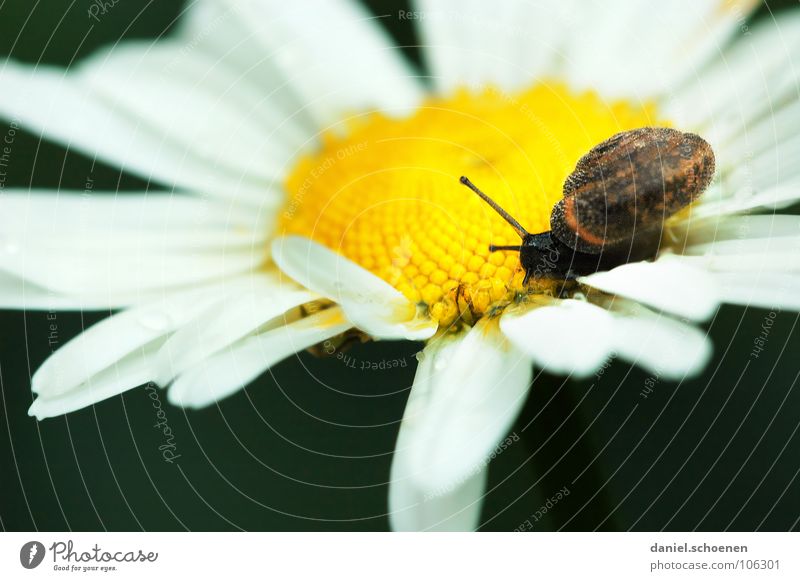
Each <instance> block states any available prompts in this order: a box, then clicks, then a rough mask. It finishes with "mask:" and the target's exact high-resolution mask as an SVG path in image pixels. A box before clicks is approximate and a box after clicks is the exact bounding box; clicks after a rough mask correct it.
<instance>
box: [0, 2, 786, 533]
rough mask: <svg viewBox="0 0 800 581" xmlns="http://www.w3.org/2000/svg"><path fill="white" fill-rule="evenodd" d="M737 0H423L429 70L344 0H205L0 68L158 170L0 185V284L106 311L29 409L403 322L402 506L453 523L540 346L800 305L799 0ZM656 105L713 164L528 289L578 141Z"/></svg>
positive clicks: (642, 342)
mask: <svg viewBox="0 0 800 581" xmlns="http://www.w3.org/2000/svg"><path fill="white" fill-rule="evenodd" d="M755 7H756V3H755V2H735V1H733V0H726V1H721V0H692V1H689V0H685V1H676V2H669V3H664V2H661V3H656V2H645V3H640V2H636V3H633V2H623V1H621V0H620V1H616V0H612V1H611V2H602V3H600V2H593V3H580V4H579V3H577V2H565V1H562V0H542V1H537V2H532V1H528V0H520V1H509V2H502V3H498V4H497V5H494V6H492V7H491V9H487V8H486V4H485V3H481V2H477V1H467V2H455V1H436V2H433V0H419V2H417V4H416V6H415V8H414V10H411V11H400V12H398V13H395V14H389V15H387V17H390V18H398V19H400V20H404V21H407V22H406V24H408V25H409V26H418V32H419V34H420V38H421V43H422V52H423V56H424V60H425V63H426V67H427V69H426V71H425V74H418V73H417V72H416V71H415V70H414V69H413V68H412V67H411V66H410V65H409V64H408V63H407V62H405V61H404V58H403V56H402V54H401V52H400V51H399V50H397V49H396V48H394V47H393V46H392V43H391V42H390V40H389V38H388V37H387V35H386V34H385V32H384V31H383V29H382V27H381V25H380V22H378V21H377V20H379V19H376V18H374V17H371V16H370V15H369V14H367V13H366V12H365V11H364V10H363V8H361V7H360V5H358V4H355V3H352V2H348V1H346V0H326V1H324V2H322V1H320V2H314V3H307V2H306V3H303V4H302V8H301V7H299V6H289V5H287V4H286V3H284V2H275V1H274V0H241V1H239V0H219V1H211V0H198V1H196V2H194V3H193V4H192V5H191V6H190V8H189V9H188V10H187V13H186V14H185V16H184V18H183V19H182V22H181V25H180V27H179V30H177V31H176V33H175V34H174V35H172V36H170V37H167V38H163V39H160V40H158V41H154V42H151V41H126V42H123V43H120V44H118V45H115V46H113V47H111V48H109V49H107V50H104V51H102V52H100V53H98V54H95V55H93V56H92V57H91V58H88V59H86V60H84V61H82V62H80V63H78V64H76V65H75V66H73V67H71V68H70V69H69V70H62V69H58V68H53V67H47V66H37V67H34V66H29V65H23V64H20V63H17V62H14V61H7V62H5V63H4V64H3V65H2V67H0V83H1V84H2V86H3V88H4V89H3V91H2V92H0V114H2V115H3V116H4V117H5V118H6V119H9V120H12V121H14V122H17V123H19V125H20V126H22V127H25V128H27V129H28V130H31V131H35V132H37V133H38V134H40V135H41V136H42V137H43V138H47V139H51V140H54V141H56V142H59V143H61V144H63V145H65V146H66V147H68V148H70V149H74V150H77V151H80V152H82V153H84V154H86V155H89V156H91V157H94V158H97V159H99V160H102V161H104V162H107V163H111V164H115V165H116V166H118V167H119V168H121V169H122V170H124V171H127V172H130V173H133V174H137V175H140V176H143V177H145V178H147V179H149V180H151V181H152V182H153V183H154V184H158V187H154V188H152V189H151V190H149V191H148V192H141V193H122V192H99V191H93V190H91V189H90V188H88V187H87V190H86V191H84V192H70V191H28V190H24V191H20V190H14V191H12V190H6V191H5V193H4V194H3V195H2V197H0V240H1V241H2V251H0V301H1V302H2V306H4V307H11V308H23V309H55V308H60V309H82V310H88V309H102V310H105V309H115V310H116V309H118V312H117V313H116V314H114V315H113V316H111V317H109V318H107V319H105V320H103V321H101V322H100V323H98V324H96V325H94V326H93V327H91V328H89V329H88V330H86V331H85V332H84V333H82V334H81V335H80V336H78V337H77V338H75V339H73V340H72V341H70V342H69V343H68V344H65V345H64V346H63V347H62V348H60V349H59V350H57V351H56V352H55V353H54V354H53V355H52V356H51V357H50V358H49V359H48V360H47V361H46V362H45V363H44V364H43V365H42V367H41V368H40V369H39V370H38V371H37V372H36V373H35V375H34V376H33V379H32V388H33V391H34V393H35V394H36V399H35V401H34V402H33V405H32V406H31V409H30V413H31V414H32V415H35V416H36V417H37V418H39V419H42V418H46V417H50V416H54V415H58V414H64V413H67V412H70V411H73V410H76V409H79V408H82V407H85V406H89V405H91V404H93V403H95V402H98V401H100V400H102V399H105V398H109V397H112V396H114V395H117V394H119V393H121V392H123V391H125V390H128V389H131V388H134V387H136V386H139V385H141V384H143V383H146V382H154V383H156V384H158V385H160V386H162V387H165V388H167V389H168V391H167V394H168V398H169V400H170V401H171V402H172V403H174V404H176V405H181V406H188V407H201V406H207V405H209V404H211V403H213V402H215V401H218V400H220V399H221V398H224V397H226V396H228V395H230V394H232V393H234V392H235V391H236V390H238V389H240V388H241V387H243V386H244V385H246V384H247V383H248V382H250V381H251V380H252V379H254V378H255V377H257V376H258V375H259V374H261V373H262V372H263V371H265V370H266V369H267V368H269V367H270V366H271V365H273V364H275V363H277V362H279V361H281V360H282V359H285V358H286V357H288V356H290V355H292V354H293V353H296V352H298V351H301V350H304V349H306V348H310V347H312V346H314V345H317V344H320V343H323V342H326V341H329V342H330V344H332V345H338V344H339V342H340V341H344V340H347V339H348V338H352V337H353V336H358V337H360V338H366V337H369V338H372V339H376V340H415V341H425V342H426V343H425V346H424V349H423V350H422V351H421V353H420V356H419V359H420V361H419V365H418V368H417V371H416V376H415V379H414V384H413V387H412V388H411V390H410V394H409V399H408V404H407V408H406V411H405V415H404V417H403V419H402V422H401V426H400V432H399V436H398V441H397V447H396V451H395V456H394V460H393V466H392V474H391V484H390V495H389V507H390V518H391V522H392V526H393V527H394V528H395V529H473V528H475V527H476V526H477V523H478V518H479V513H480V508H481V498H482V495H483V492H484V485H485V478H486V467H487V464H488V459H489V458H490V457H491V455H492V453H493V451H494V450H495V448H496V446H497V445H498V442H501V441H502V440H503V439H504V438H505V437H506V435H507V432H508V430H509V428H510V426H511V424H512V422H513V421H514V419H515V417H516V416H517V413H518V411H519V409H520V407H521V406H522V404H523V402H524V400H525V397H526V394H527V392H528V389H529V387H530V385H531V381H532V378H533V372H534V369H537V368H538V369H544V370H548V371H550V372H555V373H563V374H573V375H575V376H585V375H587V374H591V373H592V372H594V371H595V370H596V369H597V368H598V367H599V366H601V365H603V364H604V363H605V362H606V361H607V360H608V359H609V358H615V357H616V358H619V359H621V360H624V361H627V362H630V363H632V364H636V365H640V366H642V367H644V368H646V369H648V370H652V371H653V372H657V373H658V374H659V376H660V377H664V378H670V379H673V380H681V379H683V378H685V377H688V376H691V375H692V374H696V373H698V372H699V371H700V370H701V369H702V368H703V366H704V364H705V363H706V362H707V360H708V358H709V355H710V352H711V346H710V345H709V341H708V339H707V338H706V335H705V333H704V332H703V330H702V328H700V327H698V325H697V323H701V322H703V321H705V320H707V319H709V318H710V317H711V316H713V314H714V313H715V310H716V308H717V307H718V306H719V305H720V304H721V303H725V302H727V303H737V304H743V305H753V306H764V307H770V308H781V309H798V308H800V274H799V271H800V252H798V245H800V220H798V218H797V217H796V216H792V215H789V214H780V213H778V212H777V211H776V210H777V209H779V208H782V207H786V206H788V205H790V204H792V203H794V202H796V201H797V200H798V198H799V197H800V187H799V186H800V141H799V140H798V137H797V135H796V127H797V123H798V120H800V100H798V98H797V97H798V85H797V80H798V71H797V69H796V68H795V64H794V59H795V56H796V55H797V54H798V53H800V19H798V15H797V14H795V13H789V14H785V15H781V16H780V17H779V18H777V19H764V20H763V21H762V23H761V24H759V25H756V26H754V27H752V28H751V27H750V24H749V23H748V20H747V17H748V15H749V14H750V12H751V11H752V10H753V9H754V8H755ZM643 126H671V127H675V128H678V129H680V130H682V131H692V132H695V133H697V134H699V135H701V136H703V137H704V138H705V139H706V140H707V141H709V142H710V143H711V144H712V146H713V148H714V151H715V153H716V159H717V173H716V177H715V180H714V182H713V184H712V186H711V187H710V188H709V190H708V191H707V192H706V193H705V195H704V196H703V197H702V198H701V199H700V200H699V201H698V202H696V203H694V204H692V205H691V206H690V207H689V208H687V209H686V210H685V211H682V212H679V213H678V214H677V215H675V216H673V217H671V218H669V219H668V220H667V222H666V223H665V225H664V229H663V236H662V238H661V242H660V246H659V249H658V251H657V253H654V255H653V256H651V257H649V259H648V260H645V261H641V262H636V263H629V264H624V265H622V266H618V267H616V268H613V269H612V270H609V271H604V272H597V273H593V274H589V275H588V276H584V277H581V278H579V279H578V280H577V281H575V282H574V283H571V284H569V285H566V286H564V287H563V288H562V286H563V281H553V280H551V279H545V278H537V279H534V280H532V282H531V285H530V286H525V285H523V278H524V272H523V271H522V269H521V268H520V264H519V255H518V253H514V252H509V251H494V252H490V250H489V245H490V244H493V245H504V244H506V245H507V244H513V243H515V242H516V241H517V240H518V238H517V236H516V233H515V232H514V230H513V229H512V228H511V226H509V224H507V223H506V222H505V221H503V220H502V219H501V218H500V217H499V216H498V215H497V214H496V213H494V212H493V211H492V209H491V208H489V207H488V206H487V205H486V204H485V203H484V202H483V201H482V200H480V199H479V198H477V197H476V196H475V195H473V194H472V193H471V192H469V191H468V190H466V189H465V188H463V187H462V186H461V185H460V184H459V183H458V177H459V176H461V175H467V176H469V177H470V178H472V179H473V180H474V181H475V183H477V184H479V185H480V186H481V187H482V189H484V190H485V191H486V192H487V193H489V194H490V195H491V196H492V197H493V198H494V199H495V200H496V201H497V202H498V203H499V204H500V205H501V206H502V207H504V208H505V209H506V210H508V212H509V213H510V214H512V215H513V216H514V217H515V218H516V219H517V220H518V221H519V222H520V223H521V224H523V225H524V227H525V228H526V229H527V230H528V231H530V232H541V231H545V230H549V216H550V212H551V209H552V208H553V205H554V204H555V203H556V202H557V201H558V200H559V199H560V198H561V196H562V186H563V183H564V180H565V178H566V177H567V176H568V175H569V174H570V173H571V172H572V170H573V169H574V167H575V164H576V162H577V160H578V159H579V158H580V157H581V156H582V155H583V154H585V153H586V152H587V151H588V150H589V149H590V148H591V147H593V146H594V145H596V144H597V143H600V142H601V141H603V140H605V139H607V138H608V137H609V136H611V135H613V134H615V133H618V132H621V131H624V130H628V129H632V128H637V127H643Z"/></svg>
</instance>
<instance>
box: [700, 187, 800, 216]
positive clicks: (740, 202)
mask: <svg viewBox="0 0 800 581" xmlns="http://www.w3.org/2000/svg"><path fill="white" fill-rule="evenodd" d="M798 201H800V180H793V181H792V180H790V181H787V182H786V183H783V184H780V185H778V186H775V187H773V188H767V189H765V190H760V191H752V190H750V189H749V188H745V189H744V190H741V191H740V192H739V193H738V194H737V193H733V194H731V195H730V196H725V197H724V198H722V199H720V200H709V201H708V202H705V201H702V200H701V202H700V203H699V204H698V205H697V206H695V207H694V208H692V219H699V218H709V217H714V216H723V215H729V214H735V213H737V212H747V211H748V210H761V209H766V210H770V209H771V210H775V209H779V208H785V207H787V206H791V205H792V204H795V203H797V202H798Z"/></svg>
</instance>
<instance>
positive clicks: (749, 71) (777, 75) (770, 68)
mask: <svg viewBox="0 0 800 581" xmlns="http://www.w3.org/2000/svg"><path fill="white" fill-rule="evenodd" d="M798 54H800V16H798V14H796V13H795V11H785V12H784V13H783V14H781V15H779V17H778V18H775V19H774V20H773V19H771V18H762V19H761V20H760V22H759V23H758V24H757V25H755V26H754V27H753V30H752V31H748V34H743V35H741V36H739V37H738V38H737V39H736V42H734V43H732V44H731V45H730V47H729V48H728V49H727V50H726V51H724V52H723V53H722V55H721V56H720V58H718V59H716V60H715V61H714V63H713V66H711V67H709V68H708V69H706V70H705V71H702V73H701V74H699V75H698V77H697V79H696V80H695V81H694V82H691V83H687V84H686V85H685V86H684V87H682V88H681V89H680V90H678V91H674V92H672V93H671V94H670V96H669V98H668V99H667V100H665V102H664V104H663V106H664V113H665V114H666V116H667V117H668V118H671V119H674V120H675V121H676V123H677V124H678V125H679V126H684V127H696V128H698V127H699V128H700V129H702V134H703V136H704V137H705V138H707V139H708V140H709V141H710V143H711V144H712V145H713V146H715V149H716V148H720V146H723V145H724V144H725V143H727V142H729V141H730V139H731V137H732V136H734V135H736V134H737V133H741V132H742V131H745V130H746V128H747V127H748V126H749V125H750V124H751V123H753V121H754V120H757V119H759V118H760V117H762V116H764V115H765V114H768V113H771V112H773V111H776V110H778V109H780V108H781V107H782V106H783V105H784V104H785V103H787V102H789V101H790V100H792V99H793V98H794V99H796V95H797V88H796V83H797V80H798V72H797V70H796V67H795V66H794V63H795V62H796V60H797V56H798ZM793 95H794V97H793ZM721 151H724V147H723V148H722V149H721ZM721 161H722V163H723V165H724V164H725V163H726V160H725V156H724V155H723V159H722V160H721Z"/></svg>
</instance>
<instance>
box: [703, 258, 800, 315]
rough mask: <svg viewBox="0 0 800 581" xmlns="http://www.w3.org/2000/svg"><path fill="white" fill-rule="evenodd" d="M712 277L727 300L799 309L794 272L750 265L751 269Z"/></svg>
mask: <svg viewBox="0 0 800 581" xmlns="http://www.w3.org/2000/svg"><path fill="white" fill-rule="evenodd" d="M714 278H715V279H716V281H717V284H718V285H719V287H720V295H721V297H722V300H723V301H724V302H726V303H733V304H737V305H744V306H747V307H761V308H764V309H786V310H792V311H800V276H798V274H797V273H794V274H783V273H780V272H770V273H762V272H759V271H758V268H757V267H756V266H755V265H753V268H752V269H751V270H750V271H747V270H745V271H743V272H721V273H717V274H715V275H714Z"/></svg>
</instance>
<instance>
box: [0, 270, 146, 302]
mask: <svg viewBox="0 0 800 581" xmlns="http://www.w3.org/2000/svg"><path fill="white" fill-rule="evenodd" d="M134 302H136V297H134V296H128V297H125V296H119V295H117V296H108V297H105V298H104V297H89V296H85V295H84V296H82V295H63V294H59V293H56V292H54V291H52V290H50V289H46V288H43V287H40V286H38V285H35V284H33V283H31V282H28V281H26V280H24V279H21V278H19V277H17V276H14V275H12V274H8V273H5V272H2V271H0V309H22V310H45V311H49V310H55V309H62V310H89V311H91V310H96V309H108V308H117V307H122V306H127V305H130V304H133V303H134Z"/></svg>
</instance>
